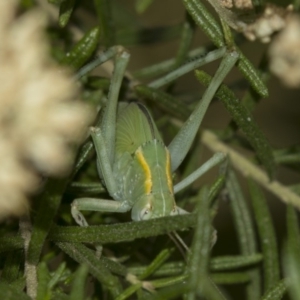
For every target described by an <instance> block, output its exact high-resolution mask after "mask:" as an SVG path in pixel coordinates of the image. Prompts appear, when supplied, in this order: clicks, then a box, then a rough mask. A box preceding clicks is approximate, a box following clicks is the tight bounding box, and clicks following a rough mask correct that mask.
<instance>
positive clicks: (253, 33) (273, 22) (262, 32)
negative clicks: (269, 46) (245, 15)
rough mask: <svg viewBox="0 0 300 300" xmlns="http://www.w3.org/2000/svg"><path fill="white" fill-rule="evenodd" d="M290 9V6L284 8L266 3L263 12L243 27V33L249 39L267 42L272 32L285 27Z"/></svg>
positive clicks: (291, 8)
mask: <svg viewBox="0 0 300 300" xmlns="http://www.w3.org/2000/svg"><path fill="white" fill-rule="evenodd" d="M292 10H293V7H292V6H288V7H287V8H286V9H285V8H282V7H278V6H276V5H274V4H267V5H266V7H265V9H264V11H263V13H262V14H261V15H260V16H259V17H258V18H257V19H256V20H255V21H254V22H252V23H251V24H249V25H248V26H247V27H246V28H245V29H244V31H243V32H244V35H245V36H246V38H248V39H249V40H250V41H254V40H256V39H258V40H260V41H261V42H262V43H269V42H270V41H271V36H272V34H274V33H275V32H277V31H280V30H281V29H282V28H284V27H285V24H286V19H287V17H288V16H289V15H290V13H291V11H292Z"/></svg>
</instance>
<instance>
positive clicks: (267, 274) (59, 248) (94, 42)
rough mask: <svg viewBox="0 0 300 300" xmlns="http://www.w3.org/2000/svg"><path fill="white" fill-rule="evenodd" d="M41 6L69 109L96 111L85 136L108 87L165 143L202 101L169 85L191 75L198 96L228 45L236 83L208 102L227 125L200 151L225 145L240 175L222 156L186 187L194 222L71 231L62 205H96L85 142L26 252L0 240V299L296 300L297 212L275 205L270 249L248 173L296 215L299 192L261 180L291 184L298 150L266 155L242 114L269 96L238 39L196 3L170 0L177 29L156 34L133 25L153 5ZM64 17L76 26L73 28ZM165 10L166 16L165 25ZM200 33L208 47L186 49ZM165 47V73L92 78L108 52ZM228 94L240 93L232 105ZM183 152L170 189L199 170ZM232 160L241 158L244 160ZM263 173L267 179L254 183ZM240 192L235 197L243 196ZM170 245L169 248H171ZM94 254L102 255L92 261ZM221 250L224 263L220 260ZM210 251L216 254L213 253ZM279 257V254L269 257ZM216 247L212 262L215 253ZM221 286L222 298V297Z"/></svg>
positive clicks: (148, 70) (96, 219) (46, 192)
mask: <svg viewBox="0 0 300 300" xmlns="http://www.w3.org/2000/svg"><path fill="white" fill-rule="evenodd" d="M48 2H49V3H50V4H51V5H52V6H53V7H55V8H56V9H57V8H59V15H58V16H57V19H56V20H55V24H54V25H53V24H52V27H53V28H51V30H53V31H54V32H55V33H56V34H55V35H53V36H51V39H52V40H51V45H52V47H53V49H52V50H53V53H54V52H55V51H58V52H60V53H64V58H63V59H61V61H60V63H61V64H62V66H66V65H67V66H68V67H71V68H72V69H73V70H75V71H78V72H77V73H76V75H74V79H76V80H78V82H79V83H80V84H81V85H82V98H84V99H86V101H87V102H91V103H93V104H94V106H95V110H97V112H98V111H100V113H98V117H97V119H96V122H95V124H94V125H95V126H97V125H99V122H100V121H99V120H100V119H101V110H100V108H101V107H102V106H103V104H105V103H106V102H107V101H110V100H111V99H112V97H118V94H117V93H118V87H120V88H121V92H120V95H119V100H120V101H131V100H138V101H145V102H146V103H147V105H148V106H149V109H150V110H151V111H152V112H153V115H154V119H155V120H157V124H163V125H164V126H160V127H159V129H160V130H161V132H162V136H166V137H167V136H168V135H173V133H174V132H176V131H177V130H178V127H181V126H182V121H184V120H186V119H187V118H188V117H189V116H190V114H191V112H192V111H193V108H194V107H195V105H196V103H197V102H196V101H194V100H195V99H196V100H197V101H198V100H199V98H200V97H202V95H203V93H204V92H202V91H201V92H200V91H199V90H200V85H199V83H198V82H197V84H198V85H197V91H196V92H195V91H193V90H191V91H186V90H185V91H184V95H183V94H181V93H178V92H177V90H176V88H177V86H180V84H181V83H180V80H181V77H182V76H184V75H185V74H186V73H188V72H190V73H191V72H193V71H195V75H196V78H197V80H198V81H200V82H201V84H202V85H204V86H205V87H207V86H208V85H209V83H210V81H211V76H210V75H208V74H207V73H206V72H204V71H203V70H195V69H199V68H200V67H202V66H203V65H206V64H208V63H210V62H212V61H214V60H217V59H220V58H222V57H223V56H224V55H225V53H227V51H229V50H231V48H232V47H233V48H234V49H235V50H236V51H237V52H238V53H239V55H240V56H239V60H238V62H237V64H236V67H237V69H238V70H239V71H240V74H241V75H242V76H243V77H242V79H239V81H237V82H233V83H232V84H229V85H226V84H225V83H224V84H222V86H221V87H220V88H219V89H218V91H216V93H215V97H216V98H217V99H219V100H220V102H222V104H223V106H224V108H225V109H226V111H227V112H228V115H229V121H228V122H227V123H228V124H226V125H224V126H223V127H221V128H218V130H214V131H213V130H210V134H211V135H213V137H214V138H215V139H216V140H217V141H218V143H220V144H213V142H211V144H210V142H209V141H208V140H205V141H203V143H205V145H206V146H208V148H210V149H213V150H214V151H215V149H218V146H219V145H222V147H223V148H222V150H223V149H227V150H228V151H227V152H228V153H232V152H233V151H236V150H235V148H234V147H235V146H238V147H239V150H241V151H240V152H241V153H242V154H241V155H242V156H243V157H244V158H245V159H246V160H247V162H248V164H247V165H246V164H245V165H241V166H240V167H241V168H243V167H244V171H242V172H241V176H240V177H238V176H237V174H236V172H235V171H234V168H235V167H236V164H243V162H242V161H237V160H236V159H235V158H236V156H231V155H229V156H230V157H229V163H228V165H222V166H221V169H220V172H219V176H215V177H214V179H211V178H210V179H209V180H208V181H206V182H209V183H210V185H205V186H204V187H202V188H201V189H200V188H199V185H198V184H194V185H193V186H191V187H189V188H186V189H185V190H184V191H182V192H180V197H178V198H179V199H176V201H178V203H179V204H183V203H184V205H185V209H186V210H188V211H193V212H194V213H193V214H186V215H180V216H171V217H164V218H159V219H154V220H149V221H140V222H132V221H130V217H129V216H128V214H116V213H115V214H100V213H87V214H86V218H87V220H88V221H89V223H90V224H93V225H92V226H89V227H79V226H77V225H75V222H74V221H73V220H72V218H71V212H70V203H71V202H72V200H74V199H75V198H76V197H78V196H81V197H82V196H88V195H97V196H99V195H100V196H101V197H104V198H107V197H109V196H108V194H107V192H106V189H105V186H104V184H103V183H101V182H100V180H99V178H98V175H97V171H96V163H95V151H94V148H93V143H92V141H91V140H90V139H87V140H86V141H85V143H84V144H83V145H82V146H81V148H80V149H79V153H78V155H77V158H76V161H75V164H74V168H73V171H72V172H71V174H69V175H68V176H67V178H64V179H59V180H57V179H56V180H54V179H48V180H47V181H46V183H45V184H44V186H43V189H42V191H41V193H39V194H37V195H35V196H34V197H33V201H32V202H33V206H32V209H31V211H30V220H27V222H28V223H29V224H30V225H31V226H32V227H31V236H30V238H29V240H26V238H25V242H24V236H23V235H21V233H20V232H19V230H18V229H17V226H16V223H14V222H10V223H8V224H7V226H3V227H2V228H1V234H0V255H1V264H0V265H1V276H0V298H1V299H12V300H16V299H21V300H22V299H24V300H27V299H31V298H30V297H29V296H28V295H27V292H28V290H29V285H30V282H31V283H32V282H33V283H35V284H36V287H35V289H36V290H35V293H36V299H69V300H77V299H78V300H79V299H118V300H121V299H163V300H165V299H188V300H193V299H200V298H201V299H208V300H215V299H216V300H218V299H223V300H224V299H231V298H230V297H232V299H247V300H258V299H262V300H267V299H268V300H269V299H270V300H271V299H272V300H273V299H283V297H284V296H286V297H289V298H287V299H292V300H296V299H300V285H299V280H300V231H299V224H298V217H297V211H296V210H295V208H294V207H293V206H292V205H291V204H289V205H286V209H287V216H286V224H280V226H281V227H284V228H287V230H285V231H286V232H287V233H284V238H283V240H284V247H283V245H281V242H280V240H277V237H276V235H277V234H279V233H278V232H277V230H278V226H277V227H276V226H274V224H273V221H272V218H273V217H274V216H273V212H272V211H271V210H270V208H269V205H268V203H267V201H266V197H265V195H264V192H263V191H262V189H261V185H262V179H261V178H262V177H261V174H264V176H265V177H266V176H268V178H269V180H270V182H269V183H264V185H263V186H264V187H266V185H268V187H267V189H268V190H269V191H271V192H272V193H274V194H275V195H276V197H277V198H279V200H281V201H282V202H285V203H286V202H289V197H290V195H292V196H293V197H294V198H293V199H294V200H293V204H294V205H295V206H296V207H297V208H298V209H299V207H300V206H299V205H300V198H299V196H298V194H299V186H293V187H288V186H283V185H282V184H281V183H280V182H278V181H273V182H272V181H271V180H275V178H276V177H275V175H276V172H275V171H276V168H277V167H278V166H284V167H286V168H288V169H289V170H293V172H295V173H296V175H297V176H298V177H299V170H300V168H299V162H300V158H299V145H296V146H291V147H290V146H287V147H286V148H284V149H274V147H273V146H272V145H271V143H270V142H269V141H268V139H267V137H266V134H265V133H264V131H263V129H262V128H261V127H260V126H259V124H258V122H256V121H255V118H254V116H253V112H254V110H255V108H256V107H257V104H258V102H259V101H265V100H263V99H261V98H264V97H267V96H268V93H269V92H268V87H267V85H266V80H265V79H266V78H265V76H263V75H269V74H268V70H267V68H265V62H264V59H262V63H261V64H260V67H259V68H256V67H254V63H253V62H252V61H251V59H250V58H248V57H246V54H244V53H243V51H242V50H241V49H242V47H240V48H239V47H238V46H236V45H235V43H240V41H239V37H240V36H239V34H237V33H231V32H230V29H229V28H228V27H227V25H224V23H223V25H222V22H219V21H218V20H217V19H216V17H214V16H213V15H212V14H211V13H210V12H209V10H208V9H207V8H206V7H205V5H206V3H205V4H203V3H202V2H201V1H200V0H183V1H179V2H182V3H180V4H181V8H182V9H183V7H184V8H185V10H186V11H185V13H184V14H183V16H182V20H181V22H180V24H172V25H167V26H160V27H157V28H148V27H143V26H142V25H141V24H143V22H140V19H139V18H142V16H141V15H142V13H143V14H146V13H147V12H148V11H147V9H148V8H149V7H155V2H156V1H154V0H136V1H135V6H134V7H131V9H132V10H131V11H130V10H128V9H127V8H126V9H125V8H124V7H123V6H122V5H124V4H123V3H122V1H117V0H115V1H110V0H94V1H76V0H65V1H63V0H48ZM157 2H159V1H157ZM162 2H163V1H162ZM169 2H170V1H169ZM174 2H176V1H175V0H174ZM298 2H299V1H298ZM298 2H297V1H295V3H296V4H297V3H298ZM256 4H257V3H256ZM36 5H37V4H36ZM298 6H299V5H298ZM32 7H35V5H34V4H33V2H32V1H22V8H23V9H32ZM75 8H76V10H77V11H78V12H82V13H83V14H82V15H81V14H78V16H75V15H74V11H75ZM171 9H172V8H169V7H165V10H166V16H167V15H168V14H170V13H171ZM84 15H87V16H88V19H89V20H87V19H86V18H85V17H83V16H84ZM129 19H130V20H131V22H130V27H129V28H125V27H126V26H125V25H126V24H127V23H126V22H127V21H126V22H124V21H123V22H122V20H129ZM125 23H126V24H125ZM199 29H200V30H201V31H203V32H204V33H205V35H206V36H207V37H208V39H209V41H210V42H206V43H202V44H201V47H197V48H195V49H191V48H192V45H193V43H192V41H193V38H194V37H195V34H196V32H198V31H199ZM228 30H229V31H228ZM124 31H126V34H124ZM74 32H75V33H76V32H77V33H78V32H80V35H79V36H76V34H74ZM224 32H225V33H226V36H225V34H224ZM70 36H72V40H71V41H70ZM175 38H177V39H178V41H177V42H178V46H177V48H176V49H175V51H173V52H172V53H169V56H168V58H167V59H166V60H165V61H162V62H159V63H153V64H151V65H149V66H146V67H145V66H144V67H143V68H140V69H139V70H135V71H132V70H131V69H130V68H129V70H128V72H127V73H126V75H125V77H124V78H122V77H119V76H118V73H119V69H122V70H123V71H124V70H125V68H126V66H127V62H128V57H127V58H126V61H124V62H121V64H120V65H117V66H116V68H115V71H114V72H113V75H111V76H110V75H109V76H107V75H105V76H107V77H105V78H103V75H102V71H104V73H105V74H107V73H111V72H110V70H111V69H112V66H114V62H115V61H114V58H115V57H116V56H118V55H120V53H119V50H120V47H119V46H117V45H119V44H122V46H125V45H132V44H135V45H134V46H141V47H142V46H145V44H148V45H149V44H154V43H161V44H163V43H162V42H166V41H169V40H172V41H173V40H174V39H175ZM235 40H236V42H235ZM150 46H153V45H149V47H150ZM239 46H240V45H239ZM153 47H154V46H153ZM66 49H71V50H70V51H67V50H66ZM103 49H105V50H104V53H105V56H102V58H103V60H101V61H99V60H97V58H98V54H99V53H100V52H102V50H103ZM132 53H134V51H132ZM207 53H209V54H208V55H206V54H207ZM136 58H137V57H136V56H135V55H134V54H133V55H132V57H131V61H133V62H135V61H136V60H138V59H136ZM88 62H90V63H88ZM104 63H106V64H105V67H103V64H104ZM98 65H100V67H99V69H100V72H101V73H100V74H101V75H99V74H98V73H97V72H95V74H94V75H91V74H90V71H92V69H94V68H96V67H97V66H98ZM107 65H109V67H108V68H107ZM101 68H103V69H101ZM107 70H109V71H108V72H107ZM147 80H149V82H148V81H147ZM230 80H231V79H230ZM231 82H232V80H231ZM198 87H199V89H198ZM236 87H238V88H239V89H240V90H243V92H244V93H245V95H244V97H243V98H242V100H241V99H240V97H239V96H238V92H237V89H236ZM95 95H96V96H95ZM95 101H96V103H95ZM108 118H109V119H110V120H111V118H115V116H113V114H111V115H108ZM104 122H105V121H104ZM106 122H108V121H107V120H106ZM104 135H109V136H111V135H112V133H111V132H105V133H104ZM200 139H201V138H200ZM193 147H194V146H193ZM193 147H192V148H191V151H190V157H188V160H189V161H190V162H191V163H190V165H189V162H188V161H187V162H186V164H185V165H184V166H183V167H182V168H180V170H179V172H178V173H177V174H176V177H175V181H176V180H177V179H178V178H181V177H183V174H184V173H185V172H186V170H189V171H190V170H191V169H193V168H194V164H195V162H197V161H198V160H199V156H200V155H199V151H198V149H199V148H197V145H195V149H197V151H193V149H194V148H193ZM201 149H202V148H201ZM244 153H251V155H252V159H251V160H250V159H248V158H247V157H248V156H246V154H244ZM201 163H203V162H201ZM260 164H261V165H260ZM249 165H250V166H251V170H250V167H249V168H248V166H249ZM185 168H186V169H185ZM247 168H248V169H247ZM263 168H264V169H265V170H266V173H267V175H266V173H263V171H261V169H263ZM237 169H239V168H237ZM191 171H193V170H191ZM250 171H251V172H250ZM265 177H264V178H265ZM245 179H246V180H245ZM245 181H246V182H248V186H247V188H244V183H245ZM287 191H288V195H287ZM224 198H228V199H229V200H228V203H229V205H228V204H226V203H225V204H224V202H226V201H222V200H223V199H224ZM248 200H249V201H250V204H249V203H248V202H249V201H248ZM274 201H275V200H274ZM194 203H196V205H194ZM194 206H195V207H194ZM224 206H228V207H229V208H230V210H231V216H230V218H231V219H232V224H233V225H232V227H233V228H230V233H229V234H228V235H227V236H225V237H224V238H223V237H222V236H219V240H220V242H219V241H217V244H216V246H213V243H214V232H215V230H214V227H213V224H212V223H213V219H214V218H215V219H216V220H217V221H218V222H217V226H216V227H217V228H216V229H217V230H219V231H220V232H222V228H220V227H221V226H220V227H218V224H219V223H220V222H223V224H224V222H227V221H224V220H221V221H220V220H219V219H218V218H219V214H220V213H221V212H220V210H221V209H222V208H223V207H224ZM219 208H220V209H219ZM279 214H281V212H279ZM228 219H229V218H226V220H228ZM225 225H227V224H224V227H226V226H225ZM174 232H176V234H175V233H174ZM178 234H180V235H181V237H180V238H178V237H177V238H176V235H178ZM169 236H171V237H173V239H175V243H173V241H172V240H171V239H169ZM174 236H175V237H174ZM222 242H223V244H222ZM24 244H25V246H24ZM229 244H230V245H229ZM100 245H101V246H103V249H102V252H101V253H100V249H101V247H100ZM175 246H176V247H175ZM229 246H230V249H231V250H229V251H231V252H226V251H227V250H226V249H228V248H229ZM24 247H25V251H23V249H24ZM214 247H216V249H217V250H216V252H218V251H219V252H221V254H219V253H215V252H214V249H215V248H214ZM282 247H283V251H280V250H281V248H282ZM221 248H224V249H225V250H222V251H220V250H218V249H221ZM30 268H31V270H33V272H30V271H29V270H30ZM91 278H92V279H91ZM25 286H26V288H25ZM33 286H34V285H33ZM227 286H230V287H231V288H230V289H228V290H227V289H226V287H227ZM235 287H238V288H237V289H236V290H237V292H234V288H235ZM241 290H242V293H241V294H239V292H240V291H241ZM231 293H232V295H231ZM227 295H230V296H227Z"/></svg>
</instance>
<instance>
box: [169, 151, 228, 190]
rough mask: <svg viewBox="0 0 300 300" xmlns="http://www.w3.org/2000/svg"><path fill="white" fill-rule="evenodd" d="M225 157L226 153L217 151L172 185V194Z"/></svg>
mask: <svg viewBox="0 0 300 300" xmlns="http://www.w3.org/2000/svg"><path fill="white" fill-rule="evenodd" d="M225 158H226V155H225V154H224V153H222V152H217V153H216V154H215V155H214V156H213V157H211V158H210V159H209V160H208V161H207V162H206V163H204V164H203V165H202V166H200V167H199V168H198V169H197V170H195V171H194V172H193V173H191V174H190V175H189V176H187V177H186V178H184V179H183V180H181V181H180V182H179V183H177V184H176V185H175V186H174V194H176V193H178V192H179V191H181V190H183V189H184V188H186V187H187V186H188V185H190V184H192V183H193V182H194V181H196V180H197V179H198V178H199V177H201V176H202V175H203V174H204V173H206V172H207V171H208V170H210V169H211V168H213V167H214V166H215V165H217V164H219V163H220V162H222V161H223V160H224V159H225Z"/></svg>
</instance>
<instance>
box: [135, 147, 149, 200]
mask: <svg viewBox="0 0 300 300" xmlns="http://www.w3.org/2000/svg"><path fill="white" fill-rule="evenodd" d="M135 155H136V157H137V159H138V161H139V163H140V164H141V166H142V168H143V170H144V172H145V175H146V179H145V193H146V194H147V195H148V194H150V193H151V190H152V175H151V170H150V168H149V165H148V164H147V162H146V160H145V158H144V155H143V151H142V149H141V148H139V149H137V151H136V153H135Z"/></svg>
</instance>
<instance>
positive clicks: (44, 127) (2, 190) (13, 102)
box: [0, 0, 92, 219]
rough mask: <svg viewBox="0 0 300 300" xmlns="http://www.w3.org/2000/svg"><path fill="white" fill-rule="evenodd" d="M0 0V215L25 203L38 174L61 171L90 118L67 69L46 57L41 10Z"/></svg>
mask: <svg viewBox="0 0 300 300" xmlns="http://www.w3.org/2000/svg"><path fill="white" fill-rule="evenodd" d="M16 9H17V1H15V0H9V1H0V41H1V42H0V219H3V218H4V217H6V216H9V215H19V214H21V213H23V212H24V210H26V209H27V206H28V200H27V198H28V195H30V193H33V192H34V191H35V190H36V189H37V188H38V185H39V182H40V179H39V178H40V176H39V175H40V174H41V173H42V174H43V175H50V176H62V175H64V174H66V172H68V170H69V168H70V166H71V165H72V161H73V156H74V151H73V148H74V143H78V142H79V141H80V140H82V138H83V137H84V135H85V133H86V130H87V125H88V124H89V123H91V121H92V114H91V110H90V108H89V107H87V106H86V105H85V104H83V103H82V102H80V101H78V100H74V99H75V98H76V97H77V94H78V88H77V85H76V83H75V82H74V81H73V80H72V78H71V75H70V74H68V73H67V72H66V71H65V70H63V69H61V68H60V67H59V66H58V65H56V64H55V63H54V62H53V61H52V60H51V59H50V58H49V51H48V50H49V49H48V44H47V41H46V39H45V36H44V26H45V23H46V20H45V16H44V15H43V14H42V13H41V12H37V11H32V12H29V13H26V14H24V15H22V16H21V17H18V18H17V17H15V14H16Z"/></svg>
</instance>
